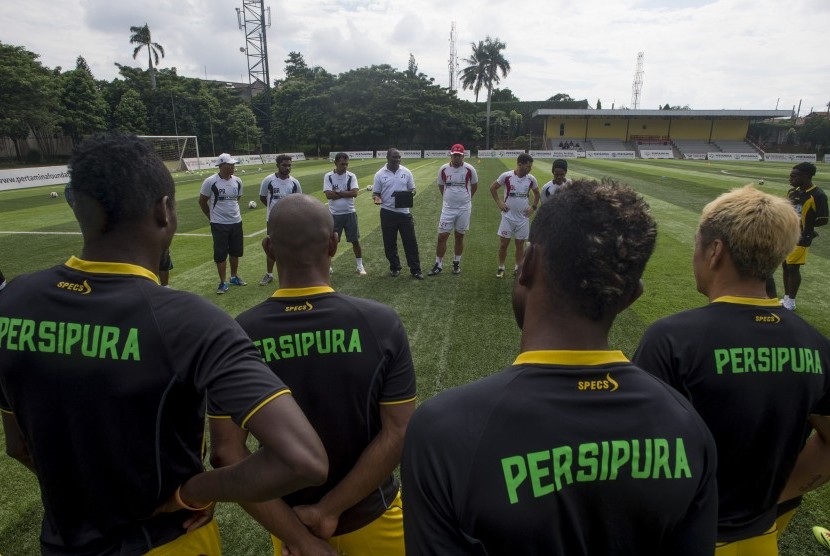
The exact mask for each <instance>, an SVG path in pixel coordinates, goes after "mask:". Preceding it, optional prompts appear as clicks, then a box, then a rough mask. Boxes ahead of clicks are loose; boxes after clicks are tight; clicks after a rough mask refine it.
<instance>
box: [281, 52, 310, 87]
mask: <svg viewBox="0 0 830 556" xmlns="http://www.w3.org/2000/svg"><path fill="white" fill-rule="evenodd" d="M284 62H285V67H284V68H283V71H284V72H285V79H286V80H288V79H295V78H298V77H308V76H309V69H308V64H306V63H305V58H303V55H302V54H300V53H299V52H295V51H293V50H292V51H291V52H289V53H288V58H286V59H285V60H284Z"/></svg>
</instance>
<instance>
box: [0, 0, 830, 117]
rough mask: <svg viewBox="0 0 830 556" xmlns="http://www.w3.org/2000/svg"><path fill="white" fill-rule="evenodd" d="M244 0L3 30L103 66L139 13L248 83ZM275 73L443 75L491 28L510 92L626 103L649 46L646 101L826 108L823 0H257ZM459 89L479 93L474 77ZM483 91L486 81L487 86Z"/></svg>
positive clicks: (43, 54)
mask: <svg viewBox="0 0 830 556" xmlns="http://www.w3.org/2000/svg"><path fill="white" fill-rule="evenodd" d="M242 1H243V0H199V1H195V0H176V1H175V2H174V1H171V0H142V1H140V2H139V1H136V0H61V1H57V0H27V1H26V2H22V3H19V4H18V5H17V6H16V7H15V8H14V9H13V10H4V14H3V16H2V18H3V20H4V24H3V25H2V26H1V27H0V29H2V30H0V42H3V43H5V44H12V45H16V46H23V47H25V48H26V49H28V50H30V51H32V52H35V53H37V54H39V55H40V61H41V63H43V64H44V65H45V66H47V67H50V68H53V67H56V66H60V67H62V68H63V69H64V70H67V69H72V68H74V65H75V59H76V58H77V57H78V56H79V55H81V56H83V57H84V58H85V59H86V60H87V63H88V64H89V66H90V68H91V69H92V72H93V74H94V75H95V77H96V78H97V79H106V80H112V79H114V78H115V77H118V69H117V68H116V66H115V63H116V62H118V63H120V64H123V65H132V66H141V67H146V65H147V55H146V52H145V51H143V50H142V52H141V53H140V54H139V57H138V59H136V60H133V57H132V53H133V48H134V45H131V44H130V43H129V37H130V26H141V25H143V24H144V23H147V24H148V25H149V27H150V31H151V33H152V38H153V41H154V42H158V43H160V44H161V45H162V46H163V47H164V50H165V57H164V58H163V59H162V60H161V62H160V66H161V67H168V68H169V67H175V68H176V69H177V71H178V74H179V75H183V76H187V77H198V78H205V77H207V78H208V79H214V80H223V81H242V82H247V81H248V69H247V67H248V66H247V60H246V57H245V55H244V54H243V53H241V52H240V48H241V47H244V46H245V34H244V32H243V31H242V30H240V28H239V25H238V22H237V14H236V8H242ZM265 6H266V9H268V8H270V23H271V26H270V27H268V28H267V29H266V33H267V43H268V57H269V70H270V76H271V79H272V81H273V80H274V79H281V78H283V77H284V72H283V68H284V66H285V62H284V60H285V58H286V57H287V55H288V53H289V52H291V51H298V52H300V53H302V54H303V56H304V58H305V60H306V62H307V63H308V64H309V65H311V66H321V67H323V68H324V69H326V70H327V71H329V72H331V73H334V74H338V73H342V72H345V71H348V70H350V69H354V68H359V67H365V66H370V65H374V64H389V65H391V66H393V67H396V68H398V69H401V70H405V69H406V68H407V64H408V61H409V55H410V53H411V54H412V55H413V56H414V57H415V61H416V63H417V64H418V69H419V71H420V72H422V73H424V74H426V75H427V76H429V77H432V78H434V79H435V82H436V83H437V84H439V85H442V86H445V87H446V86H448V85H449V69H448V65H449V59H450V40H449V39H450V29H451V25H452V22H455V24H456V34H457V41H456V51H457V58H458V63H459V67H464V65H465V63H464V59H465V58H467V57H469V55H470V53H471V50H472V49H471V43H473V42H476V43H477V42H478V41H480V40H483V39H484V38H485V37H487V36H488V35H489V36H492V37H497V38H498V39H500V40H501V41H502V42H504V43H505V44H506V45H507V47H506V49H505V50H504V56H505V58H506V59H507V60H508V61H509V62H510V66H511V71H510V73H509V74H508V75H507V77H506V78H503V79H502V80H501V83H500V84H499V85H497V86H498V87H500V88H509V89H510V90H511V91H512V92H513V94H514V95H516V96H517V97H518V98H519V99H521V100H525V101H529V100H546V99H548V98H550V97H551V96H553V95H555V94H557V93H566V94H568V95H570V96H571V97H573V98H575V99H578V100H581V99H587V100H588V102H589V103H590V105H591V106H592V107H595V106H596V103H597V100H600V101H601V102H602V108H612V107H614V108H621V107H623V106H625V107H629V108H632V107H633V104H632V85H633V82H634V75H635V69H636V65H637V55H638V53H639V52H643V70H644V73H643V84H642V89H641V94H640V105H639V108H642V109H656V108H658V107H659V106H663V105H665V104H666V103H668V104H670V105H677V106H684V105H688V106H689V107H690V108H693V109H701V110H705V109H744V110H762V109H763V110H771V109H775V108H776V107H777V108H778V109H781V110H790V109H792V108H793V107H796V108H797V107H798V104H799V102H801V115H804V114H806V113H808V112H809V111H810V110H811V109H812V110H814V111H826V110H828V108H827V104H828V103H830V56H828V48H827V45H828V42H827V39H826V33H827V30H828V29H830V1H828V0H786V1H784V2H781V1H777V0H776V1H773V0H582V1H580V0H512V1H505V0H476V1H473V0H418V1H408V2H405V1H400V0H299V1H295V2H285V1H277V0H265ZM459 96H460V97H461V98H464V99H468V100H472V99H473V94H472V93H471V92H470V91H461V90H459ZM483 97H486V95H483Z"/></svg>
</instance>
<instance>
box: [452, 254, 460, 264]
mask: <svg viewBox="0 0 830 556" xmlns="http://www.w3.org/2000/svg"><path fill="white" fill-rule="evenodd" d="M452 260H453V262H454V263H460V262H461V255H456V256H455V257H453V258H452Z"/></svg>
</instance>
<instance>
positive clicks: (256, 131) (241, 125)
mask: <svg viewBox="0 0 830 556" xmlns="http://www.w3.org/2000/svg"><path fill="white" fill-rule="evenodd" d="M225 127H226V128H227V130H228V133H230V135H231V138H232V139H233V145H234V149H233V150H235V151H240V150H244V151H245V153H247V154H250V153H251V152H253V151H259V150H260V149H259V147H260V140H261V139H262V130H261V129H260V128H259V127H258V126H257V125H256V116H255V115H254V111H253V110H251V107H250V106H248V105H247V104H245V103H241V104H237V105H236V106H234V107H233V109H232V110H231V112H230V114H228V120H227V122H226V123H225Z"/></svg>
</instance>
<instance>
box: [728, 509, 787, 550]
mask: <svg viewBox="0 0 830 556" xmlns="http://www.w3.org/2000/svg"><path fill="white" fill-rule="evenodd" d="M793 511H795V510H793ZM788 513H789V512H788ZM784 515H787V514H784ZM781 517H784V516H781ZM715 556H778V529H777V528H776V525H775V524H773V525H772V527H770V528H769V529H768V530H767V532H766V533H763V534H761V535H757V536H755V537H750V538H748V539H742V540H739V541H733V542H719V543H717V544H715Z"/></svg>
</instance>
